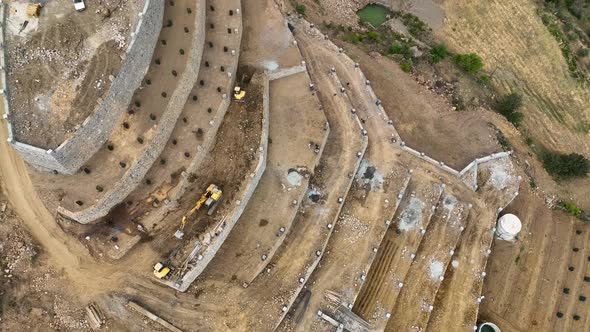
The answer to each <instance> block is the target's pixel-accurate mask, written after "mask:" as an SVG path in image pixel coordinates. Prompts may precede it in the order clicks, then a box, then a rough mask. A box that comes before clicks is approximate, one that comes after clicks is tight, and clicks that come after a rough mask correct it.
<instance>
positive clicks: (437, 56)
mask: <svg viewBox="0 0 590 332" xmlns="http://www.w3.org/2000/svg"><path fill="white" fill-rule="evenodd" d="M448 55H449V50H448V49H447V47H446V46H445V45H444V44H438V45H436V46H434V47H433V48H431V49H430V56H431V57H432V62H433V63H439V62H441V61H442V60H444V58H446V57H447V56H448Z"/></svg>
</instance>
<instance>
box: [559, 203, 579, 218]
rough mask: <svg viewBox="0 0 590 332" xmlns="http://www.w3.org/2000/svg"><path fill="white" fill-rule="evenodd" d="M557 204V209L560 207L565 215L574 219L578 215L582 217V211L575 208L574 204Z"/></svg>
mask: <svg viewBox="0 0 590 332" xmlns="http://www.w3.org/2000/svg"><path fill="white" fill-rule="evenodd" d="M558 204H559V207H561V208H562V209H563V210H564V211H566V212H567V213H569V214H571V215H572V216H574V217H579V216H580V215H582V209H580V208H579V207H577V206H576V204H574V203H572V202H563V201H560V202H559V203H558Z"/></svg>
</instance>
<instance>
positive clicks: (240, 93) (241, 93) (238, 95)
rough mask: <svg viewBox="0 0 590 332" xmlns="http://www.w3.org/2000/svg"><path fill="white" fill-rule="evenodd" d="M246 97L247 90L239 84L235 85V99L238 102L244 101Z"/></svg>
mask: <svg viewBox="0 0 590 332" xmlns="http://www.w3.org/2000/svg"><path fill="white" fill-rule="evenodd" d="M245 97H246V90H244V89H242V88H241V87H239V86H236V87H234V100H235V101H236V102H238V103H243V102H244V101H245V99H244V98H245Z"/></svg>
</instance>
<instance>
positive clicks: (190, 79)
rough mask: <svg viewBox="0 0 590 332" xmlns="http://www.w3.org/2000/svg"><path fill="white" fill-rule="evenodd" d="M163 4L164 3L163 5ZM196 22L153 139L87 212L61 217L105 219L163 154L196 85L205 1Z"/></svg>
mask: <svg viewBox="0 0 590 332" xmlns="http://www.w3.org/2000/svg"><path fill="white" fill-rule="evenodd" d="M162 2H163V1H162ZM195 2H196V4H195V21H194V31H195V33H194V34H193V39H192V41H191V48H190V49H191V52H190V54H189V59H188V61H187V65H186V70H185V71H184V73H183V74H182V76H181V77H180V80H179V85H178V87H177V88H176V90H174V93H173V94H172V97H171V99H170V103H168V106H167V107H166V111H165V112H164V114H163V115H162V119H161V120H160V123H159V124H158V127H157V129H156V132H155V134H154V137H153V139H152V140H151V141H150V142H149V144H148V145H147V146H146V147H145V148H144V149H143V151H141V153H140V154H139V158H138V159H137V160H135V161H134V162H133V164H132V165H131V167H130V168H129V170H128V171H127V172H125V174H124V175H123V178H122V179H121V180H120V181H118V182H117V183H116V184H115V186H114V187H113V188H112V189H111V190H109V191H108V192H107V193H105V195H104V196H103V197H102V198H101V199H100V200H99V201H98V202H97V203H96V204H94V205H92V206H90V207H88V208H87V209H84V210H81V211H78V212H72V211H69V210H66V209H65V208H63V207H59V208H58V212H59V213H61V214H62V215H64V216H66V217H68V218H71V219H73V220H76V221H78V222H79V223H82V224H87V223H90V222H92V221H95V220H97V219H99V218H102V217H104V216H106V215H107V214H108V213H109V211H110V210H111V209H112V208H113V207H115V206H116V205H117V204H119V203H120V202H121V201H123V200H124V199H125V198H126V197H127V196H128V195H129V194H131V192H132V191H133V190H135V188H136V187H137V186H138V185H139V184H140V183H141V181H142V179H143V178H144V176H145V175H146V173H147V172H148V171H149V169H150V167H151V166H152V164H153V163H154V161H156V159H157V158H158V157H159V156H160V154H161V153H162V151H163V150H164V148H165V146H166V143H167V142H168V139H169V138H170V134H171V133H172V130H173V129H174V126H175V125H176V122H177V121H178V117H179V116H180V113H181V112H182V110H183V108H184V104H185V103H186V101H187V99H188V97H189V94H190V92H191V90H192V88H193V86H194V85H195V83H196V81H197V77H198V74H199V67H200V64H201V58H202V56H203V47H204V44H205V21H206V20H205V18H206V8H205V0H195Z"/></svg>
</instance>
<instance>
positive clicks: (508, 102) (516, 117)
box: [496, 93, 524, 127]
mask: <svg viewBox="0 0 590 332" xmlns="http://www.w3.org/2000/svg"><path fill="white" fill-rule="evenodd" d="M521 106H522V96H521V95H519V94H518V93H511V94H509V95H506V96H504V97H502V98H501V99H500V101H499V102H498V104H497V105H496V109H497V110H498V112H499V113H500V114H502V115H503V116H504V117H505V118H506V120H508V121H510V122H511V123H512V124H513V125H515V126H516V127H518V126H519V125H520V124H521V123H522V120H523V119H524V114H522V113H521V112H517V110H518V109H519V108H520V107H521Z"/></svg>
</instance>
